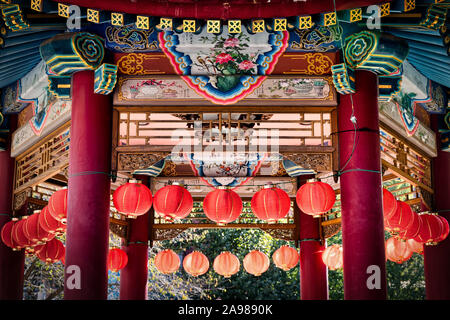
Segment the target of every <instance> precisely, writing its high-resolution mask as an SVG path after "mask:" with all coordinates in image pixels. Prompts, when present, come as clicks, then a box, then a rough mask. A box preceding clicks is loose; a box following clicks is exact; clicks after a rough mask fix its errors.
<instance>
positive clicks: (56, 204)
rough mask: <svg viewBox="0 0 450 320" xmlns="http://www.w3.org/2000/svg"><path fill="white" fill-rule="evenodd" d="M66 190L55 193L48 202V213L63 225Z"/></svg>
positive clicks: (65, 211) (65, 214) (65, 209)
mask: <svg viewBox="0 0 450 320" xmlns="http://www.w3.org/2000/svg"><path fill="white" fill-rule="evenodd" d="M67 195H68V190H67V188H63V189H61V190H58V191H56V192H55V193H53V194H52V196H51V197H50V199H49V200H48V211H49V212H50V214H51V215H52V216H53V218H55V219H56V220H58V221H60V222H61V223H63V224H66V221H67Z"/></svg>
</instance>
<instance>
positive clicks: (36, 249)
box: [34, 239, 51, 255]
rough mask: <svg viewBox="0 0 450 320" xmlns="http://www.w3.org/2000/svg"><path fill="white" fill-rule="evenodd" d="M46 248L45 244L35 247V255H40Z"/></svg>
mask: <svg viewBox="0 0 450 320" xmlns="http://www.w3.org/2000/svg"><path fill="white" fill-rule="evenodd" d="M50 240H51V239H50ZM44 246H45V243H43V244H38V245H36V246H35V247H34V253H35V254H36V255H37V254H38V253H39V251H41V250H42V248H44Z"/></svg>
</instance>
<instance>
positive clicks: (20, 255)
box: [0, 121, 25, 300]
mask: <svg viewBox="0 0 450 320" xmlns="http://www.w3.org/2000/svg"><path fill="white" fill-rule="evenodd" d="M12 122H13V121H12ZM14 127H15V126H14ZM13 129H14V128H12V127H11V131H12V130H13ZM10 151H11V148H10V147H9V148H8V150H6V151H0V230H1V229H2V228H3V225H4V224H6V223H7V222H9V221H11V217H12V199H13V179H14V158H11V152H10ZM24 264H25V250H20V251H13V250H12V249H11V248H9V247H7V246H5V244H4V243H3V241H1V240H0V300H22V298H23V273H24Z"/></svg>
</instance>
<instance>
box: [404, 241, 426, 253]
mask: <svg viewBox="0 0 450 320" xmlns="http://www.w3.org/2000/svg"><path fill="white" fill-rule="evenodd" d="M406 244H407V245H408V249H409V250H410V251H412V252H415V253H418V254H423V243H422V242H418V241H416V240H414V239H408V240H406Z"/></svg>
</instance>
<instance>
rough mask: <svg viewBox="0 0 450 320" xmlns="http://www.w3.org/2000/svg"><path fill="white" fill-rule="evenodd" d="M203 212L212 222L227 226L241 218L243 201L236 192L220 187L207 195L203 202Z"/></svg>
mask: <svg viewBox="0 0 450 320" xmlns="http://www.w3.org/2000/svg"><path fill="white" fill-rule="evenodd" d="M203 211H204V212H205V215H206V216H207V217H208V218H209V219H210V220H212V221H214V222H216V223H217V224H218V225H225V224H227V223H229V222H232V221H234V220H236V219H237V218H238V217H239V215H240V214H241V211H242V200H241V198H240V197H239V195H238V194H237V193H236V192H234V191H232V190H230V189H228V188H226V187H219V188H217V189H215V190H213V191H211V192H210V193H208V194H207V195H206V197H205V199H204V200H203Z"/></svg>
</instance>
